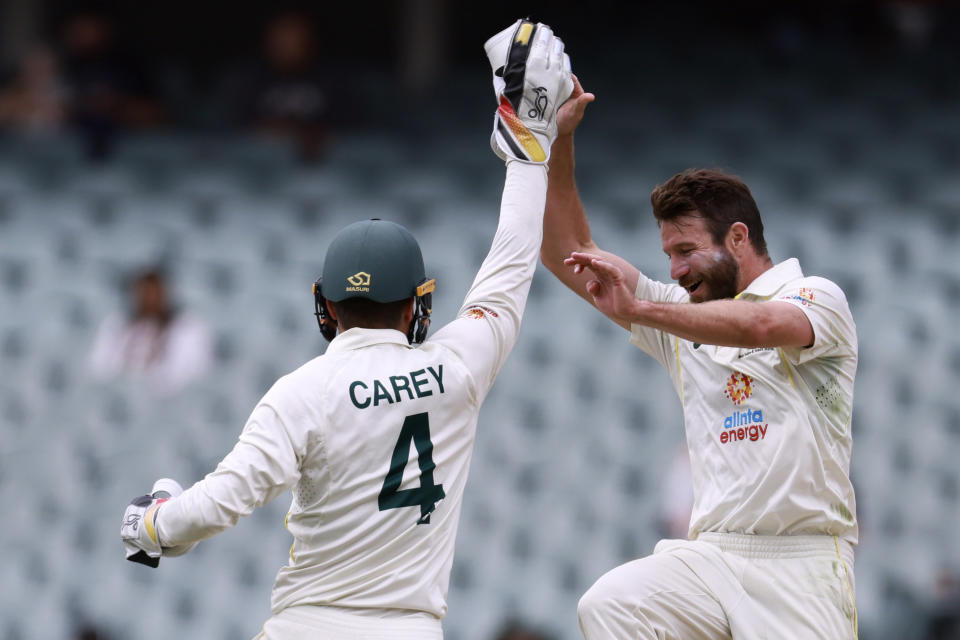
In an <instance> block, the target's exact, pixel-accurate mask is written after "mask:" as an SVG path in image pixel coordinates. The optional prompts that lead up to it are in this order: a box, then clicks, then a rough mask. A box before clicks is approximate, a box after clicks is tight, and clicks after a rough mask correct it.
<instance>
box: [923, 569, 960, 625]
mask: <svg viewBox="0 0 960 640" xmlns="http://www.w3.org/2000/svg"><path fill="white" fill-rule="evenodd" d="M924 640H960V576H958V575H957V573H956V572H955V571H953V570H952V569H948V568H944V569H941V570H940V572H939V573H938V574H937V582H936V585H934V602H933V609H932V611H931V612H930V617H929V624H928V626H927V633H926V635H925V636H924Z"/></svg>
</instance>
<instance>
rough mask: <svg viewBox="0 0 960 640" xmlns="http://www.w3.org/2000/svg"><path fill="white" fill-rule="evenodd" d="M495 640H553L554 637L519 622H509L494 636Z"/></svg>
mask: <svg viewBox="0 0 960 640" xmlns="http://www.w3.org/2000/svg"><path fill="white" fill-rule="evenodd" d="M494 640H553V636H550V635H547V634H546V633H545V632H543V631H541V630H539V629H534V628H533V627H530V626H528V625H525V624H523V623H522V622H519V621H517V620H508V621H507V622H506V623H504V625H503V626H502V627H501V628H500V630H499V631H498V632H497V634H496V635H495V636H494Z"/></svg>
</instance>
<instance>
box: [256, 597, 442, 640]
mask: <svg viewBox="0 0 960 640" xmlns="http://www.w3.org/2000/svg"><path fill="white" fill-rule="evenodd" d="M382 613H384V614H387V617H384V616H383V615H377V613H375V612H372V613H371V612H366V611H365V612H364V613H360V612H359V611H357V612H353V611H351V610H349V609H345V608H341V607H320V606H316V607H315V606H308V605H303V606H296V607H288V608H286V609H283V610H282V611H279V612H278V613H275V614H274V615H273V616H271V617H270V618H269V619H268V620H267V621H266V622H265V623H264V624H263V630H262V631H261V632H260V633H259V634H257V636H256V637H255V638H254V639H253V640H443V628H442V627H441V625H440V620H439V619H437V618H433V617H431V616H428V615H417V614H414V615H409V616H405V615H389V614H390V612H388V611H384V612H382Z"/></svg>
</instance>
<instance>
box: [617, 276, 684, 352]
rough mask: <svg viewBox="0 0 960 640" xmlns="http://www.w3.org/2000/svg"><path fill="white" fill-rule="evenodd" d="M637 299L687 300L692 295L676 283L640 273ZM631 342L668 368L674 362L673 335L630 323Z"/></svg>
mask: <svg viewBox="0 0 960 640" xmlns="http://www.w3.org/2000/svg"><path fill="white" fill-rule="evenodd" d="M635 295H636V297H637V299H639V300H649V301H650V302H672V303H683V302H687V301H688V300H689V299H690V297H689V295H688V294H687V292H686V290H685V289H684V288H683V287H681V286H679V285H675V284H664V283H663V282H657V281H656V280H652V279H650V278H648V277H647V276H645V275H643V274H642V273H641V274H640V278H639V280H638V281H637V290H636V292H635ZM630 342H631V343H633V344H634V345H636V346H638V347H640V348H641V349H643V350H644V351H645V352H647V353H648V354H650V355H651V356H653V357H654V358H656V359H657V361H658V362H660V364H662V365H663V366H664V367H666V368H667V369H670V365H671V363H672V362H673V355H672V354H673V346H672V345H673V336H671V335H670V334H668V333H665V332H663V331H660V330H659V329H652V328H650V327H647V326H645V325H642V324H631V325H630Z"/></svg>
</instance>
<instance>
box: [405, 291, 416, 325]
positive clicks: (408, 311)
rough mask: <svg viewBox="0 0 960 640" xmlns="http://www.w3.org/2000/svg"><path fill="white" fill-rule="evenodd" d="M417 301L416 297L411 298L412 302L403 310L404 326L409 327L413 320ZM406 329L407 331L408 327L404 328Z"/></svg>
mask: <svg viewBox="0 0 960 640" xmlns="http://www.w3.org/2000/svg"><path fill="white" fill-rule="evenodd" d="M415 302H416V299H415V298H410V304H408V305H407V306H406V308H405V309H404V310H403V325H402V326H403V327H409V326H410V323H411V322H413V314H414V306H415ZM404 331H406V328H404Z"/></svg>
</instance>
